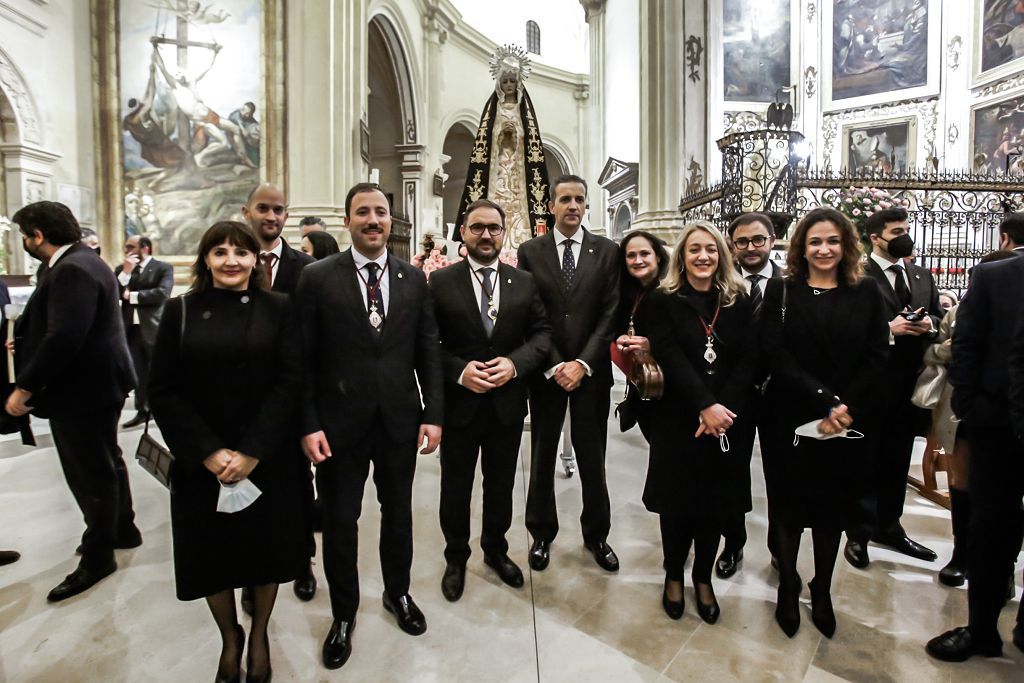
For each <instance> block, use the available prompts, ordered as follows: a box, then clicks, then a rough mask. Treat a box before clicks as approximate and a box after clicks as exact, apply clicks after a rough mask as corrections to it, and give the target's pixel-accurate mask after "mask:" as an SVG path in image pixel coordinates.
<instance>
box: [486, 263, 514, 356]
mask: <svg viewBox="0 0 1024 683" xmlns="http://www.w3.org/2000/svg"><path fill="white" fill-rule="evenodd" d="M514 271H515V268H513V267H512V266H507V265H505V264H504V263H500V262H499V263H498V270H497V272H496V273H495V278H496V280H495V283H494V286H495V287H501V299H500V300H499V302H498V319H497V320H495V321H494V329H493V330H491V339H492V340H494V339H497V338H498V333H499V332H503V331H504V330H505V325H503V324H502V322H501V321H502V320H504V319H506V318H508V315H504V314H503V313H502V311H504V312H505V313H509V312H510V311H511V309H512V307H513V306H515V305H516V302H518V300H519V299H518V297H519V291H518V290H517V289H515V287H514V285H513V283H514V282H515V278H514V277H512V276H513V274H514ZM479 317H480V316H479V314H478V315H477V318H479ZM483 327H484V323H483V321H482V320H481V321H480V329H483Z"/></svg>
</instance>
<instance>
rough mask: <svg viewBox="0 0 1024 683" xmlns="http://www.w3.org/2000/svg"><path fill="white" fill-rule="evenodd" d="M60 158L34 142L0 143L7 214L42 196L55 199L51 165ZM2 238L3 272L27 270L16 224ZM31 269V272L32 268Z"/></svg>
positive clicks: (11, 213) (12, 213)
mask: <svg viewBox="0 0 1024 683" xmlns="http://www.w3.org/2000/svg"><path fill="white" fill-rule="evenodd" d="M60 158H61V155H60V154H56V153H54V152H50V151H47V150H45V149H43V148H42V147H39V146H37V145H32V144H27V143H20V142H11V143H6V144H0V159H2V160H3V169H2V170H0V173H2V174H3V176H4V190H5V191H6V194H7V196H6V197H5V200H6V205H7V211H8V212H9V213H8V214H7V217H8V218H10V217H11V216H13V215H14V213H15V212H16V211H17V210H18V209H20V208H21V207H23V206H25V205H26V204H31V203H33V202H38V201H42V200H44V199H56V196H57V192H56V190H55V188H54V184H53V170H54V169H53V166H54V164H55V163H56V162H57V160H58V159H60ZM5 238H6V247H7V263H6V272H8V273H16V274H17V273H26V272H29V269H28V268H27V267H26V263H27V261H26V259H25V251H24V248H23V247H22V244H21V236H20V235H19V233H18V228H17V227H15V226H12V227H11V230H10V232H8V233H7V235H6V237H5ZM32 265H35V264H34V263H33V264H32ZM32 272H34V268H33V269H32Z"/></svg>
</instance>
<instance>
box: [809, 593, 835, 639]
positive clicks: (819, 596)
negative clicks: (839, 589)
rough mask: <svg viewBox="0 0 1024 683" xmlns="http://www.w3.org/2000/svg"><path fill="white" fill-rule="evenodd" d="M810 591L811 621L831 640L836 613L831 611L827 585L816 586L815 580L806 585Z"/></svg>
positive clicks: (830, 595)
mask: <svg viewBox="0 0 1024 683" xmlns="http://www.w3.org/2000/svg"><path fill="white" fill-rule="evenodd" d="M808 587H809V588H810V589H811V621H813V622H814V625H815V626H817V627H818V630H819V631H821V634H822V635H823V636H825V637H826V638H831V637H832V636H834V635H835V633H836V613H835V611H834V610H833V609H832V593H831V591H830V590H829V586H827V585H818V583H817V581H816V580H815V579H812V580H811V582H810V583H809V584H808Z"/></svg>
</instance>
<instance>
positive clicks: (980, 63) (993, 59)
mask: <svg viewBox="0 0 1024 683" xmlns="http://www.w3.org/2000/svg"><path fill="white" fill-rule="evenodd" d="M974 4H975V7H974V54H973V72H972V84H973V85H980V84H982V83H988V82H991V81H994V80H998V79H1000V78H1003V77H1004V76H1008V75H1009V74H1011V73H1015V72H1017V71H1020V69H1021V68H1022V67H1024V62H1022V61H1021V58H1022V57H1024V3H1021V2H1020V1H1019V0H976V1H975V3H974Z"/></svg>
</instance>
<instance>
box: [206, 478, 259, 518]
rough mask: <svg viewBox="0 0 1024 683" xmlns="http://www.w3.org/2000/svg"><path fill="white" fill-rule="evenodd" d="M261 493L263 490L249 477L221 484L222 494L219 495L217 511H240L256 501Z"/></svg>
mask: <svg viewBox="0 0 1024 683" xmlns="http://www.w3.org/2000/svg"><path fill="white" fill-rule="evenodd" d="M261 495H263V491H260V490H259V489H258V488H256V484H254V483H252V482H251V481H249V480H248V479H243V480H242V481H240V482H238V483H237V484H221V485H220V495H218V496H217V512H226V513H228V514H230V513H232V512H239V511H241V510H244V509H245V508H247V507H249V506H250V505H252V504H253V503H255V502H256V499H257V498H259V497H260V496H261Z"/></svg>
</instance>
